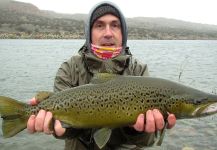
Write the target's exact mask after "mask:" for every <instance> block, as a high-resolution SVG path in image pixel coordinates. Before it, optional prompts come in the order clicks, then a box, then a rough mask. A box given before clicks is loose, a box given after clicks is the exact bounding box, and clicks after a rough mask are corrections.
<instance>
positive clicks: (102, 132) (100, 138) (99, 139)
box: [93, 128, 112, 149]
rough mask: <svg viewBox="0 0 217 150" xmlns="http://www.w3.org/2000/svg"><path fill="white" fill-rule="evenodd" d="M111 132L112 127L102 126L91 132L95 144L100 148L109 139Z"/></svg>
mask: <svg viewBox="0 0 217 150" xmlns="http://www.w3.org/2000/svg"><path fill="white" fill-rule="evenodd" d="M111 134H112V129H109V128H102V129H99V130H97V131H96V132H95V133H94V134H93V138H94V141H95V143H96V145H97V146H98V147H99V148H100V149H102V148H103V147H104V146H105V145H106V144H107V143H108V141H109V139H110V137H111Z"/></svg>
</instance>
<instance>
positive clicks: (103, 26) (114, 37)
mask: <svg viewBox="0 0 217 150" xmlns="http://www.w3.org/2000/svg"><path fill="white" fill-rule="evenodd" d="M91 39H92V44H94V45H98V46H106V47H121V46H122V33H121V23H120V20H119V19H118V18H117V17H116V16H114V15H111V14H107V15H104V16H102V17H100V18H98V19H97V20H96V21H95V22H94V24H93V27H92V30H91Z"/></svg>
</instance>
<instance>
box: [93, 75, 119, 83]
mask: <svg viewBox="0 0 217 150" xmlns="http://www.w3.org/2000/svg"><path fill="white" fill-rule="evenodd" d="M117 76H119V75H117V74H112V73H97V74H95V75H94V76H93V78H92V80H91V81H90V83H92V84H100V83H104V82H107V81H109V80H112V79H114V78H116V77H117Z"/></svg>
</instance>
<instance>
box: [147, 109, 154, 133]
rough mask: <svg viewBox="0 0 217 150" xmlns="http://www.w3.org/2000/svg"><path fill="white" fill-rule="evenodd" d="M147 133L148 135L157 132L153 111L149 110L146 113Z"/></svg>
mask: <svg viewBox="0 0 217 150" xmlns="http://www.w3.org/2000/svg"><path fill="white" fill-rule="evenodd" d="M145 131H146V132H148V133H153V132H155V120H154V115H153V112H152V111H151V110H148V111H147V112H146V125H145Z"/></svg>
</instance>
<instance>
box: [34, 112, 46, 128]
mask: <svg viewBox="0 0 217 150" xmlns="http://www.w3.org/2000/svg"><path fill="white" fill-rule="evenodd" d="M45 116H46V111H45V110H40V111H39V112H38V115H37V116H36V118H35V130H36V131H38V132H42V131H43V129H44V120H45Z"/></svg>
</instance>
